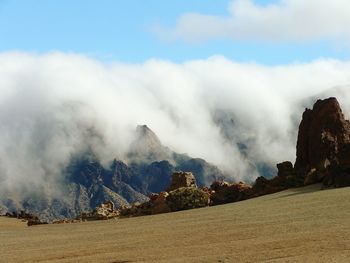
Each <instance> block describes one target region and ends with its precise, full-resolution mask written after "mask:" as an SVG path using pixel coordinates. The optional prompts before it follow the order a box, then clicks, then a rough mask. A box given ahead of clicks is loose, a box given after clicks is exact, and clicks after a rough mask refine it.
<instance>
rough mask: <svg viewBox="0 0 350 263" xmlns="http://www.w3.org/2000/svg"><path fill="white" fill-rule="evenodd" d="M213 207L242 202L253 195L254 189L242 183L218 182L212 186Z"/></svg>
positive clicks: (211, 198)
mask: <svg viewBox="0 0 350 263" xmlns="http://www.w3.org/2000/svg"><path fill="white" fill-rule="evenodd" d="M210 189H211V190H212V192H211V194H210V200H211V202H210V203H211V205H219V204H226V203H232V202H237V201H242V200H245V199H248V198H250V197H251V195H252V188H251V186H248V185H246V184H244V183H242V182H239V183H238V184H236V183H233V184H230V183H228V182H224V181H216V182H214V183H213V184H212V185H211V186H210Z"/></svg>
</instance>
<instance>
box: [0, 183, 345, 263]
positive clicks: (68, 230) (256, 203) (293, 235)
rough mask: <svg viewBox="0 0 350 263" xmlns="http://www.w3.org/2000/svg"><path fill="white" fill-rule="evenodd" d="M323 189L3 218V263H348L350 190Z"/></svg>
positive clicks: (0, 258)
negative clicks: (197, 205) (150, 212)
mask: <svg viewBox="0 0 350 263" xmlns="http://www.w3.org/2000/svg"><path fill="white" fill-rule="evenodd" d="M318 189H320V186H317V185H316V186H311V187H305V188H299V189H293V190H288V191H284V192H281V193H277V194H273V195H268V196H264V197H259V198H255V199H251V200H247V201H244V202H239V203H233V204H228V205H222V206H216V207H210V208H203V209H196V210H190V211H185V212H177V213H171V214H163V215H156V216H147V217H138V218H130V219H119V220H112V221H96V222H85V223H78V224H61V225H42V226H33V227H27V226H26V224H25V223H23V222H21V221H18V220H16V219H8V218H4V217H0V262H110V263H112V262H114V263H117V262H118V263H121V262H349V261H350V188H342V189H332V190H323V191H318Z"/></svg>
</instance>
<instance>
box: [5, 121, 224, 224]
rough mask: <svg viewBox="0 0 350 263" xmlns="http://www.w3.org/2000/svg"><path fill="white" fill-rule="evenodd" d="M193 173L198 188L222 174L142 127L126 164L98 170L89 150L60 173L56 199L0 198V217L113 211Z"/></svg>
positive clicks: (35, 195) (32, 195)
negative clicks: (108, 205)
mask: <svg viewBox="0 0 350 263" xmlns="http://www.w3.org/2000/svg"><path fill="white" fill-rule="evenodd" d="M180 170H186V171H190V172H193V174H194V175H195V176H196V179H197V183H198V185H199V186H203V185H205V184H207V183H208V182H210V181H213V180H215V179H220V178H224V177H225V176H224V174H223V173H222V172H221V171H220V170H219V169H218V168H217V167H215V166H214V165H212V164H209V163H207V162H206V161H205V160H203V159H199V158H191V157H189V156H187V155H185V154H178V153H175V152H173V151H172V150H170V149H169V148H168V147H165V146H163V145H162V143H161V142H160V140H159V138H158V137H157V135H156V134H155V133H154V132H153V131H152V130H150V129H149V128H148V127H147V126H146V125H143V126H138V127H137V129H136V133H135V141H134V142H133V143H132V145H131V147H130V152H129V154H128V158H127V162H125V161H121V160H116V159H114V160H113V161H111V163H110V165H109V166H103V165H102V164H101V163H100V161H99V160H98V158H97V157H96V156H95V155H94V154H93V150H91V151H89V152H87V153H85V154H82V155H80V156H75V157H74V158H72V160H71V162H70V164H69V165H68V166H67V167H65V168H64V169H63V171H62V178H63V179H62V182H61V183H60V185H55V186H54V187H60V188H62V189H60V191H61V193H60V195H59V196H57V195H55V196H54V195H50V194H49V193H46V192H45V191H42V193H40V194H39V193H38V192H35V191H34V190H33V191H26V193H27V194H26V195H25V196H21V193H18V192H17V193H13V192H12V193H8V194H6V193H2V195H0V213H2V214H4V213H6V212H16V211H20V210H24V211H26V212H29V213H33V214H37V215H39V217H40V219H42V220H44V221H52V220H53V219H58V218H74V217H76V216H77V215H79V214H81V213H84V212H87V211H91V210H93V209H94V208H95V207H97V206H99V205H100V204H101V203H103V202H105V201H112V202H113V203H114V204H115V205H116V207H117V208H118V207H120V206H128V205H129V204H131V203H134V202H141V203H143V202H145V201H147V200H148V197H147V196H148V195H149V194H150V193H152V192H157V193H158V192H161V191H164V190H165V189H166V187H167V186H169V183H170V180H171V175H172V174H173V172H175V171H180Z"/></svg>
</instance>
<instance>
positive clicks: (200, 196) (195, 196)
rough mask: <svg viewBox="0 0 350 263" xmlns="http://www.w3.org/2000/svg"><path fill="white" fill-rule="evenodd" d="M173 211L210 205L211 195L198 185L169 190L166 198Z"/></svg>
mask: <svg viewBox="0 0 350 263" xmlns="http://www.w3.org/2000/svg"><path fill="white" fill-rule="evenodd" d="M166 201H167V204H168V206H169V207H170V210H171V211H172V212H175V211H181V210H187V209H194V208H200V207H205V206H208V205H209V195H208V194H207V193H206V192H204V191H202V190H201V189H198V188H196V187H181V188H177V189H176V190H173V191H171V192H169V196H168V197H167V198H166Z"/></svg>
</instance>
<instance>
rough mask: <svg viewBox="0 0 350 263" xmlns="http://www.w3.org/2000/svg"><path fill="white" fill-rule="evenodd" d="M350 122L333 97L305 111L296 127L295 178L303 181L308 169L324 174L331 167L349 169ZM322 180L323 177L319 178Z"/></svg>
mask: <svg viewBox="0 0 350 263" xmlns="http://www.w3.org/2000/svg"><path fill="white" fill-rule="evenodd" d="M349 153H350V123H349V121H347V120H345V118H344V115H343V113H342V110H341V108H340V105H339V103H338V101H337V100H336V99H335V98H329V99H325V100H318V101H317V102H316V103H315V105H314V107H313V109H312V110H310V109H306V110H305V112H304V114H303V119H302V121H301V123H300V126H299V134H298V142H297V158H296V162H295V165H294V167H295V170H296V172H297V176H298V177H299V178H301V179H305V178H306V176H307V174H308V173H309V172H310V171H311V169H316V170H317V171H318V172H320V173H322V172H325V171H326V170H327V169H328V168H329V167H330V166H335V167H342V168H348V167H350V154H349ZM321 177H322V176H321Z"/></svg>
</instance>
